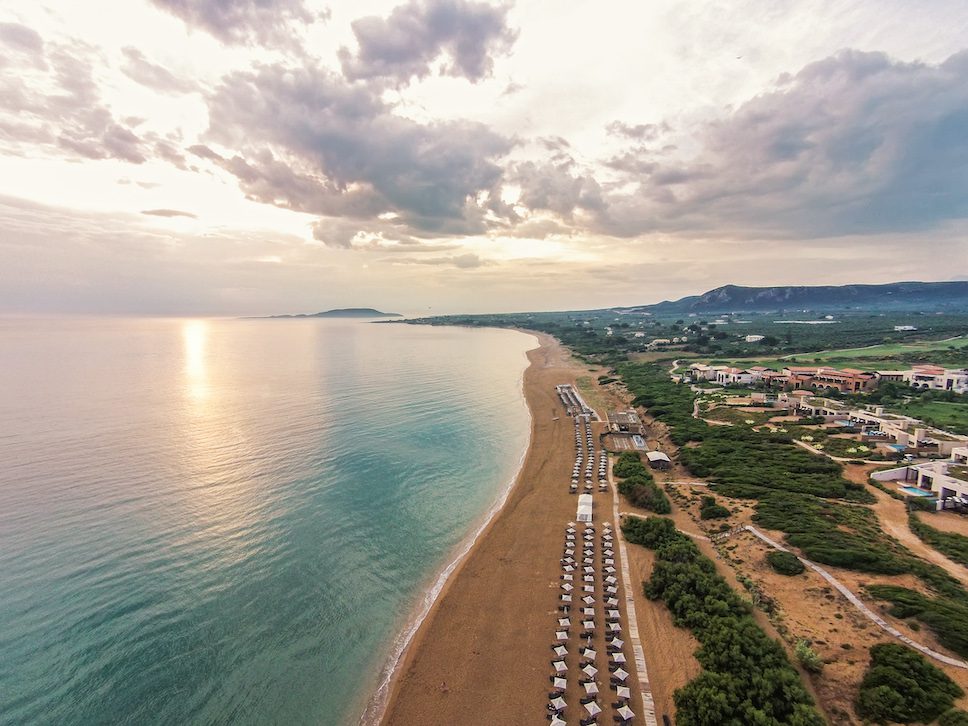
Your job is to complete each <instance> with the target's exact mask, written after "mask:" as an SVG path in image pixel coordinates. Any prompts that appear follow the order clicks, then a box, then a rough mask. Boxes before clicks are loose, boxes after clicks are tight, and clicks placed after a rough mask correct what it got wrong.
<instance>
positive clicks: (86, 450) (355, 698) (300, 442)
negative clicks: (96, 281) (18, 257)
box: [0, 320, 534, 724]
mask: <svg viewBox="0 0 968 726" xmlns="http://www.w3.org/2000/svg"><path fill="white" fill-rule="evenodd" d="M0 341H2V345H0V375H2V381H3V383H2V385H3V406H2V407H0V654H2V656H0V723H4V724H6V723H51V724H91V723H126V724H173V723H205V724H208V723H233V724H275V723H278V724H283V723H285V724H301V723H306V724H309V723H313V724H319V723H326V724H331V723H332V724H340V723H355V722H356V720H357V719H358V718H359V714H360V712H361V710H362V708H363V706H364V704H365V701H366V699H367V698H368V697H369V696H370V695H371V694H372V693H373V692H374V691H375V689H376V687H377V685H378V683H379V682H380V680H381V674H380V671H381V667H383V666H384V664H385V663H386V660H387V658H388V656H389V655H390V654H391V652H392V650H393V648H392V644H393V641H394V637H395V636H396V635H397V634H398V633H400V631H401V629H402V628H403V627H404V625H406V623H407V620H408V617H409V616H410V614H411V613H412V612H413V611H414V608H415V606H417V605H418V604H419V603H420V602H421V600H422V598H423V597H424V596H425V594H426V591H427V589H428V588H429V587H430V586H431V585H432V584H433V581H434V576H435V573H438V572H439V571H440V570H441V569H442V568H443V567H444V566H445V565H446V564H447V563H448V562H449V561H450V560H451V559H452V558H453V557H454V553H455V552H456V551H457V550H458V549H459V548H460V547H461V545H462V541H463V540H464V539H465V538H466V537H467V536H468V533H469V532H471V531H472V530H474V529H475V528H476V526H477V525H478V524H479V523H480V521H481V520H482V519H483V518H484V516H485V515H486V513H487V512H488V510H489V509H490V508H491V507H492V506H493V505H494V503H495V501H497V500H498V498H499V497H500V496H501V494H502V492H503V490H504V488H505V486H506V484H507V482H508V480H509V479H510V478H511V477H512V476H513V474H514V472H515V471H516V469H517V467H518V464H519V462H520V459H521V456H522V454H523V451H524V449H525V447H526V445H527V439H528V428H529V418H528V413H527V409H526V408H525V405H524V401H523V398H522V395H521V389H520V379H521V374H522V371H523V370H524V368H525V366H526V363H527V361H526V358H525V355H524V353H525V351H526V350H527V349H528V348H530V347H533V346H534V341H533V338H530V337H528V336H524V335H521V334H519V333H514V332H510V331H487V330H483V331H482V330H473V331H472V330H462V329H455V328H429V327H416V326H404V325H370V324H365V323H358V322H348V321H323V320H293V321H290V320H280V321H265V320H254V321H182V320H72V321H63V320H59V321H54V320H47V321H41V322H36V321H22V320H13V321H11V320H7V321H0Z"/></svg>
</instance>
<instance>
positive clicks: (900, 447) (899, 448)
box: [887, 444, 907, 451]
mask: <svg viewBox="0 0 968 726" xmlns="http://www.w3.org/2000/svg"><path fill="white" fill-rule="evenodd" d="M887 448H889V449H894V450H895V451H904V450H905V449H906V448H907V446H905V445H904V444H888V445H887Z"/></svg>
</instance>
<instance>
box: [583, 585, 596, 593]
mask: <svg viewBox="0 0 968 726" xmlns="http://www.w3.org/2000/svg"><path fill="white" fill-rule="evenodd" d="M582 592H595V586H594V585H585V587H583V588H582Z"/></svg>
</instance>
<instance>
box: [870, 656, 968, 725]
mask: <svg viewBox="0 0 968 726" xmlns="http://www.w3.org/2000/svg"><path fill="white" fill-rule="evenodd" d="M870 653H871V661H870V665H869V666H868V668H867V672H866V673H865V674H864V679H863V680H862V681H861V684H860V694H859V695H858V697H857V713H858V715H860V716H861V717H862V718H865V719H870V720H871V721H874V722H876V723H888V722H897V723H914V722H919V723H929V722H931V721H933V720H934V719H936V718H938V716H940V715H941V714H942V713H944V712H945V711H947V710H948V709H950V708H951V707H952V705H953V704H954V699H956V698H960V697H961V696H963V695H964V691H962V690H961V688H959V687H958V685H957V684H956V683H955V682H954V681H952V680H951V679H950V678H949V677H948V676H947V675H946V674H945V673H944V671H942V670H941V669H940V668H936V667H935V666H933V665H932V664H931V663H928V661H927V660H926V659H925V658H924V656H922V655H921V654H920V653H918V652H916V651H914V650H911V649H910V648H907V647H905V646H903V645H899V644H897V643H879V644H878V645H875V646H874V647H873V648H871V651H870Z"/></svg>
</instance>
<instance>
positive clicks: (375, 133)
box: [192, 65, 512, 235]
mask: <svg viewBox="0 0 968 726" xmlns="http://www.w3.org/2000/svg"><path fill="white" fill-rule="evenodd" d="M209 119H210V127H209V130H208V133H207V137H208V138H209V139H211V140H212V141H214V142H216V143H217V144H220V145H222V146H224V147H226V148H229V149H234V150H236V151H237V153H235V154H234V155H233V156H231V157H227V158H221V159H216V160H215V161H216V163H218V164H219V165H221V166H222V167H223V168H225V169H227V170H228V171H230V172H231V173H232V174H233V175H235V176H236V177H237V178H238V179H239V181H240V183H241V186H242V188H243V190H244V191H245V192H246V194H248V195H249V196H250V197H252V198H253V199H257V200H260V201H263V202H269V203H272V204H276V205H278V206H283V207H289V208H292V209H296V210H299V211H303V212H311V213H314V214H320V215H325V216H333V217H353V218H359V219H374V218H376V217H377V216H379V215H383V216H384V217H387V216H394V217H396V218H397V219H398V220H399V221H398V224H400V225H405V226H408V227H410V228H412V230H413V231H414V233H418V234H427V235H433V234H438V235H442V234H467V233H474V232H481V231H483V230H484V229H485V225H484V223H483V215H484V211H485V210H484V208H483V207H482V205H481V204H480V203H478V197H479V196H480V195H481V194H485V195H492V193H493V192H494V191H495V189H496V186H497V185H498V183H499V182H500V181H501V178H502V170H501V167H500V166H498V164H497V161H498V160H499V159H500V158H501V157H503V156H504V155H505V154H507V152H508V151H509V150H510V149H511V145H512V144H511V142H510V141H509V140H508V139H505V138H503V137H501V136H499V135H497V134H495V133H493V132H492V131H490V130H489V129H488V128H487V127H486V126H484V125H482V124H478V123H472V122H468V121H446V122H436V123H429V124H420V123H417V122H415V121H412V120H410V119H407V118H404V117H402V116H398V115H395V114H394V113H393V109H392V107H391V106H389V105H387V104H386V103H385V102H384V101H382V100H381V98H380V96H379V90H378V89H373V88H370V87H369V86H366V85H360V84H348V83H347V82H346V81H345V80H344V79H343V78H342V77H340V76H339V75H337V74H334V73H331V72H330V71H327V70H326V69H323V68H320V67H315V66H309V65H306V66H303V67H299V68H289V67H285V66H282V65H268V66H261V67H259V68H258V69H256V70H255V71H251V72H236V73H232V74H229V75H228V76H226V77H225V78H223V79H222V82H221V84H220V85H219V86H218V88H217V89H216V90H215V92H214V93H213V94H212V95H211V97H210V98H209ZM192 151H193V153H195V154H197V155H198V154H201V155H217V154H215V152H213V151H212V150H211V149H209V148H208V147H204V150H203V149H199V148H197V147H192ZM217 156H220V155H217ZM492 196H493V197H495V198H496V196H497V195H496V194H493V195H492Z"/></svg>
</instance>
